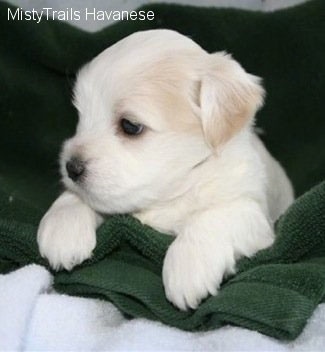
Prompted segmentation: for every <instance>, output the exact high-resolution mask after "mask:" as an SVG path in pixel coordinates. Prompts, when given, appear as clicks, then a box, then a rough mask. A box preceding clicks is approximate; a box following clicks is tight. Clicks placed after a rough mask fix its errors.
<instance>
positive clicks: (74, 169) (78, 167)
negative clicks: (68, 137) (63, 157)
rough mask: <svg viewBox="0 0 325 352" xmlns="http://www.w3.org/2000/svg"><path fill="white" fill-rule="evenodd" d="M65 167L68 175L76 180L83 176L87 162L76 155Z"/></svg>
mask: <svg viewBox="0 0 325 352" xmlns="http://www.w3.org/2000/svg"><path fill="white" fill-rule="evenodd" d="M65 168H66V170H67V172H68V176H69V177H70V178H71V180H72V181H74V182H76V181H78V180H80V179H81V176H82V175H84V173H85V163H84V162H83V161H82V160H81V159H79V158H76V157H73V158H71V159H70V160H69V161H68V162H67V163H66V164H65Z"/></svg>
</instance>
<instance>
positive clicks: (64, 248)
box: [37, 211, 96, 270]
mask: <svg viewBox="0 0 325 352" xmlns="http://www.w3.org/2000/svg"><path fill="white" fill-rule="evenodd" d="M60 213H61V212H60V211H52V212H51V213H48V214H46V215H45V217H44V218H43V219H42V221H41V223H40V226H39V229H38V233H37V241H38V245H39V251H40V253H41V255H42V257H45V258H46V259H47V260H48V261H49V264H50V266H51V267H52V268H53V269H55V270H59V269H61V268H64V269H66V270H71V269H72V268H73V267H74V266H76V265H78V264H80V263H81V262H83V261H84V260H86V259H88V258H89V257H91V255H92V251H93V249H94V248H95V246H96V233H95V226H94V225H93V224H92V222H89V221H88V220H87V218H79V219H77V220H76V218H74V217H73V218H71V219H69V217H62V214H60Z"/></svg>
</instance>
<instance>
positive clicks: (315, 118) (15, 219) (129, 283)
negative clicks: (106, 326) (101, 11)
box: [0, 0, 325, 339]
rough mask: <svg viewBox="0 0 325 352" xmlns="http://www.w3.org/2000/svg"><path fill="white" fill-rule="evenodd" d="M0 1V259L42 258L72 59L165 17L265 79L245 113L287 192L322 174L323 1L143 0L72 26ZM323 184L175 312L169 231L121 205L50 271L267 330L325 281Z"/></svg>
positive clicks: (308, 304)
mask: <svg viewBox="0 0 325 352" xmlns="http://www.w3.org/2000/svg"><path fill="white" fill-rule="evenodd" d="M7 7H8V5H6V4H5V3H0V31H1V33H2V34H1V52H0V82H1V84H0V160H1V162H0V272H8V271H10V270H13V269H16V268H18V267H21V266H23V265H26V264H28V263H32V262H34V263H39V264H41V265H45V266H46V265H47V264H46V262H45V261H44V260H43V259H42V258H40V256H39V254H38V250H37V245H36V238H35V237H36V229H37V224H38V222H39V220H40V218H41V216H42V214H43V213H44V211H45V210H46V208H47V207H48V206H49V204H50V203H51V202H52V201H53V200H54V198H55V196H56V195H57V194H58V191H59V188H60V187H59V182H58V180H59V175H58V174H57V169H58V166H57V163H56V159H57V155H58V153H59V148H60V145H61V143H62V141H63V140H64V139H65V138H67V137H68V136H69V135H71V134H72V133H73V130H74V126H75V124H76V112H75V110H74V109H73V107H72V104H71V103H70V98H71V87H72V84H73V80H74V76H75V73H76V70H77V69H78V68H79V67H80V66H81V65H82V64H83V63H85V62H87V61H88V60H90V59H91V58H92V57H93V56H94V55H96V54H97V53H99V52H100V51H101V50H103V49H104V48H106V47H107V46H109V45H111V44H113V43H114V42H116V41H117V40H119V39H121V38H123V37H124V36H126V35H128V34H130V33H132V32H134V31H136V30H143V29H149V28H158V27H165V28H172V29H176V30H179V31H180V32H182V33H184V34H187V35H190V36H191V37H192V38H193V39H194V40H196V41H197V42H198V43H200V44H201V45H202V46H203V47H204V48H205V49H207V50H209V51H216V50H228V51H229V52H231V53H233V55H234V57H235V59H237V60H238V61H240V62H241V63H242V64H243V66H244V67H245V69H247V70H248V71H249V72H252V73H254V74H257V75H260V76H262V77H263V78H264V82H265V87H266V90H267V92H268V98H267V100H266V106H265V108H264V109H263V110H262V111H261V112H260V113H259V116H258V125H259V126H261V127H263V128H264V129H265V131H266V134H265V135H264V136H263V139H264V141H265V142H266V144H267V146H268V148H269V149H270V150H271V151H272V152H273V154H274V155H275V156H276V157H277V158H278V159H279V160H280V161H281V162H282V163H283V165H284V166H285V167H286V169H287V170H288V173H289V176H290V178H291V179H292V180H293V181H294V185H295V188H296V191H297V194H303V193H304V192H305V191H306V190H308V189H310V188H311V187H312V186H314V185H315V184H317V183H318V182H320V181H321V180H323V179H324V178H325V167H324V160H325V158H324V154H325V148H324V132H325V119H324V98H323V97H324V94H325V60H324V56H325V20H324V12H325V3H324V1H322V0H319V1H312V2H310V3H307V4H305V5H302V6H300V7H297V8H292V9H288V10H284V11H279V12H275V13H269V14H262V13H254V12H246V11H239V10H218V9H204V8H193V7H182V6H176V5H154V6H148V7H146V8H147V9H150V10H153V11H154V12H155V14H156V16H155V20H154V21H152V22H149V21H148V22H123V23H118V24H116V25H114V26H111V27H108V28H106V29H105V30H103V31H100V32H98V33H93V34H90V33H85V32H82V31H80V30H78V29H75V28H72V27H70V26H68V25H66V24H64V23H59V22H56V21H48V22H47V21H42V22H41V23H40V24H36V23H31V22H28V21H18V20H17V21H8V19H7ZM324 197H325V184H324V183H322V184H320V185H318V186H316V187H314V188H313V189H312V190H311V191H309V192H308V193H306V194H305V195H303V196H302V197H301V198H299V199H298V200H297V201H296V202H295V204H294V205H293V206H292V207H291V208H290V209H289V210H288V212H287V213H286V215H285V216H283V217H282V218H281V220H280V221H279V222H278V224H277V228H276V233H277V235H278V237H277V240H276V243H275V245H274V246H273V247H272V248H271V249H267V250H265V251H262V252H260V253H259V254H257V255H256V256H255V257H254V258H253V259H243V260H242V261H241V262H240V263H239V273H238V274H237V275H236V276H235V277H233V278H231V279H230V280H228V281H227V282H225V283H224V285H223V287H222V289H221V291H220V293H219V294H218V296H216V297H210V298H208V299H207V300H206V301H205V302H203V304H202V305H201V306H200V307H199V309H198V310H197V311H189V312H180V311H178V310H177V309H175V308H174V307H173V306H172V305H171V304H170V303H168V302H167V301H166V299H165V296H164V292H163V286H162V281H161V267H162V262H163V258H164V254H165V252H166V249H167V248H168V246H169V244H170V243H171V241H172V238H171V237H168V236H166V235H164V234H160V233H158V232H156V231H154V230H153V229H151V228H149V227H146V226H142V225H141V224H140V223H139V222H138V221H137V220H135V219H133V218H132V217H130V216H112V217H110V218H109V219H108V220H107V221H106V222H105V223H104V224H103V225H102V226H101V228H100V229H99V231H98V245H97V247H96V249H95V253H94V256H93V258H92V259H91V260H89V261H88V262H86V263H84V264H83V265H81V266H80V267H78V268H76V269H75V270H73V271H72V272H71V273H67V272H60V273H55V274H54V275H55V282H54V284H55V288H56V289H57V290H59V291H61V292H65V293H69V294H74V295H82V296H87V297H88V296H89V297H99V298H103V299H108V300H110V301H112V302H114V303H115V304H116V305H117V306H118V307H119V308H120V309H121V310H122V311H123V312H125V313H126V314H127V315H128V316H131V317H147V318H149V319H155V320H160V321H163V322H164V323H166V324H169V325H173V326H177V327H179V328H181V329H185V330H190V331H197V330H206V329H212V328H216V327H218V326H221V325H223V324H226V323H230V324H236V325H240V326H244V327H247V328H250V329H255V330H258V331H261V332H263V333H265V334H268V335H270V336H274V337H277V338H281V339H293V338H295V337H296V336H297V335H298V334H299V333H300V332H301V330H302V328H303V326H304V325H305V323H306V321H307V319H308V318H309V317H310V315H311V314H312V312H313V310H314V309H315V307H316V305H317V304H318V303H319V302H321V301H322V300H324V293H325V229H324V227H325V219H324V216H325V215H324V214H325V211H324V210H325V209H324V207H325V199H324Z"/></svg>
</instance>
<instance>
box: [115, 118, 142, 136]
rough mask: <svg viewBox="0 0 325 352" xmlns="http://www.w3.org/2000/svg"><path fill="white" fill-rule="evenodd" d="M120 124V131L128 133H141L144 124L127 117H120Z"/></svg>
mask: <svg viewBox="0 0 325 352" xmlns="http://www.w3.org/2000/svg"><path fill="white" fill-rule="evenodd" d="M120 125H121V128H122V131H123V132H124V133H125V134H128V135H138V134H140V133H142V131H143V129H144V126H143V125H141V124H140V123H136V122H131V121H130V120H128V119H121V121H120Z"/></svg>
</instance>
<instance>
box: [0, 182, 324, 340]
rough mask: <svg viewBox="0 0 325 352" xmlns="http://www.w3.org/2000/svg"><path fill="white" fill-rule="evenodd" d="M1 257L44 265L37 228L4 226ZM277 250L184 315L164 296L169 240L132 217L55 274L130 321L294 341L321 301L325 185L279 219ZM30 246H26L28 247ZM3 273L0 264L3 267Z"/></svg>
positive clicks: (6, 262) (64, 286) (57, 283)
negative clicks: (229, 329) (236, 330)
mask: <svg viewBox="0 0 325 352" xmlns="http://www.w3.org/2000/svg"><path fill="white" fill-rule="evenodd" d="M4 225H7V224H3V222H1V221H0V233H1V236H0V258H2V264H1V265H3V267H4V268H5V269H8V267H10V266H11V265H12V267H13V268H16V267H17V266H19V265H20V264H21V263H22V258H23V262H24V264H27V263H28V261H30V262H38V263H41V264H42V263H43V264H44V261H43V260H42V259H41V258H39V257H38V256H37V255H35V254H36V253H37V244H36V240H35V232H36V228H37V227H36V226H35V227H34V228H32V227H30V229H29V231H26V226H25V225H23V224H22V225H21V228H20V229H19V228H17V227H16V228H15V232H13V231H10V227H8V226H4ZM276 234H277V238H276V241H275V243H274V245H273V246H272V247H271V248H269V249H266V250H263V251H260V252H259V253H258V254H257V255H256V256H255V257H254V258H252V259H243V260H241V261H240V262H239V264H238V274H237V275H236V276H235V277H233V278H231V279H229V280H228V281H227V282H225V283H224V284H223V286H222V288H221V290H220V292H219V294H218V295H217V296H215V297H209V298H208V299H207V300H205V301H204V302H203V303H202V304H201V305H200V306H199V308H198V309H197V310H195V311H189V312H181V311H179V310H177V309H176V308H174V307H173V306H172V305H171V304H170V303H169V302H168V301H167V300H166V298H165V294H164V289H163V285H162V280H161V269H162V261H163V257H164V254H165V252H166V249H167V248H168V245H169V244H170V243H171V241H172V238H171V237H169V236H167V235H163V234H161V233H159V232H157V231H155V230H153V229H151V228H150V227H148V226H143V225H141V224H140V222H138V221H137V220H136V219H134V218H132V217H130V216H112V217H110V218H108V219H107V221H106V222H105V223H104V224H103V225H102V226H101V227H100V229H99V230H98V244H97V247H96V249H95V251H94V255H93V257H92V259H91V260H88V261H87V262H85V263H84V264H82V265H81V266H79V267H78V268H75V269H74V270H73V271H72V272H65V271H62V272H59V273H56V274H55V277H54V287H55V289H56V290H57V291H59V292H63V293H68V294H71V295H78V296H85V297H97V298H101V299H105V300H109V301H111V302H113V303H114V304H115V305H116V306H117V307H118V308H119V309H120V310H121V311H122V312H124V313H126V314H127V315H128V316H131V317H144V318H148V319H152V320H159V321H162V322H164V323H166V324H169V325H172V326H175V327H178V328H180V329H184V330H190V331H200V330H209V329H213V328H217V327H220V326H222V325H224V324H235V325H240V326H243V327H246V328H249V329H253V330H257V331H260V332H262V333H264V334H266V335H269V336H273V337H277V338H279V339H294V338H295V337H297V336H298V335H299V333H300V332H301V331H302V329H303V327H304V326H305V324H306V322H307V320H308V318H309V317H310V316H311V314H312V312H313V311H314V309H315V308H316V306H317V305H318V304H319V303H320V302H322V301H323V300H324V298H325V182H323V183H321V184H320V185H318V186H317V187H314V188H313V189H312V190H311V191H309V192H307V193H306V194H305V195H303V196H302V197H300V198H299V199H298V200H296V202H295V203H294V204H293V205H292V206H291V207H290V208H289V209H288V211H287V212H286V213H285V214H284V215H283V216H282V217H281V218H280V220H279V222H278V223H277V226H276ZM26 243H28V246H26ZM0 270H1V266H0Z"/></svg>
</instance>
